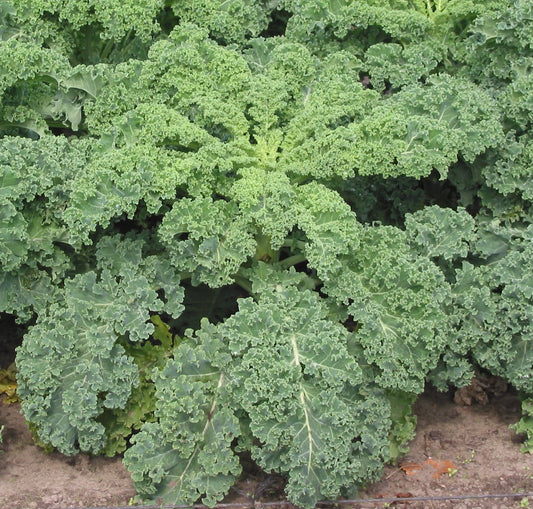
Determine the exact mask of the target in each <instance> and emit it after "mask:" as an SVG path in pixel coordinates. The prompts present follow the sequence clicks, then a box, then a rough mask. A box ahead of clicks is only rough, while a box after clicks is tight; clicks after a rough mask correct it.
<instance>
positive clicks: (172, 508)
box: [64, 492, 533, 509]
mask: <svg viewBox="0 0 533 509" xmlns="http://www.w3.org/2000/svg"><path fill="white" fill-rule="evenodd" d="M499 498H520V499H524V498H531V499H533V492H529V493H498V494H493V495H490V494H488V495H442V496H434V497H431V496H427V497H390V498H386V497H384V498H354V499H350V500H334V501H332V502H318V504H317V507H330V506H334V507H336V506H339V505H346V504H370V503H378V504H379V503H382V504H391V503H395V502H396V503H398V502H403V503H411V502H437V501H438V502H446V501H447V500H476V499H477V500H479V499H499ZM278 506H279V507H284V508H287V509H289V508H297V507H298V506H295V505H293V504H291V503H290V502H286V501H283V500H281V501H277V502H254V501H253V500H251V501H250V502H239V503H236V504H217V505H215V506H214V507H213V508H212V509H239V508H250V509H251V508H255V509H260V508H263V507H278ZM64 509H67V508H64ZM69 509H72V508H69ZM74 509H208V508H207V506H205V505H202V504H194V505H121V506H98V507H78V508H74Z"/></svg>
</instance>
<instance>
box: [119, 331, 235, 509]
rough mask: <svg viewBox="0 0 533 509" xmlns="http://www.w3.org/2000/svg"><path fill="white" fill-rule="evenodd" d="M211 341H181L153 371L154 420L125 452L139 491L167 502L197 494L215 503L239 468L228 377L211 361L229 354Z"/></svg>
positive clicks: (183, 500)
mask: <svg viewBox="0 0 533 509" xmlns="http://www.w3.org/2000/svg"><path fill="white" fill-rule="evenodd" d="M225 350H226V347H225V345H223V344H222V343H219V342H216V341H206V342H202V343H198V342H193V341H192V340H189V341H185V342H184V343H182V344H181V345H180V346H178V347H177V348H176V350H175V351H174V359H171V360H170V361H168V363H167V364H166V366H165V367H164V368H163V369H162V370H161V371H160V372H158V373H157V374H156V375H155V376H154V381H155V384H156V397H157V404H156V411H155V416H156V418H157V419H158V420H157V421H156V422H153V423H147V424H145V425H144V426H143V428H142V430H141V432H140V433H138V434H137V435H135V436H134V437H133V439H132V441H133V446H132V447H130V448H129V449H128V451H127V452H126V454H125V456H124V463H125V465H126V467H127V468H128V469H129V470H130V472H131V475H132V479H133V481H134V482H135V486H136V488H137V491H138V492H139V493H140V494H141V496H143V497H145V498H150V499H152V500H155V501H157V503H163V504H165V503H167V504H182V503H185V504H190V503H193V502H195V501H196V500H197V499H198V498H199V497H201V496H202V497H203V498H202V501H203V502H204V503H205V504H207V505H214V504H215V503H216V502H217V501H218V500H220V499H221V498H222V497H223V496H224V494H225V493H227V492H228V490H229V488H230V487H231V486H232V485H233V484H234V483H235V480H236V479H237V476H238V475H239V473H240V471H241V467H240V465H239V460H238V457H237V456H236V455H235V454H234V452H233V451H232V449H231V445H232V442H233V440H234V439H235V438H238V437H239V435H240V426H239V419H238V418H237V417H236V416H235V411H234V409H233V407H232V405H231V402H230V400H228V390H227V385H228V383H229V379H228V376H227V375H226V373H225V372H224V371H223V370H221V369H220V367H218V366H217V365H216V363H215V361H216V360H218V361H219V363H220V360H221V359H223V358H224V357H227V356H228V355H227V354H226V353H225Z"/></svg>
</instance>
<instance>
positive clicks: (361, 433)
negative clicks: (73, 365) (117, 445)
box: [126, 284, 390, 507]
mask: <svg viewBox="0 0 533 509" xmlns="http://www.w3.org/2000/svg"><path fill="white" fill-rule="evenodd" d="M327 313H328V310H327V307H326V306H325V305H324V304H322V303H321V301H320V298H319V297H318V296H317V295H316V294H315V293H314V292H311V291H309V290H298V289H296V288H295V287H292V288H291V286H290V284H289V285H288V286H287V284H285V285H278V286H276V287H274V288H272V287H270V288H269V289H267V288H264V290H263V291H262V292H261V294H260V297H259V300H258V302H254V301H253V300H252V299H244V300H241V301H240V302H239V311H238V312H237V313H236V314H235V315H233V316H231V317H230V318H228V319H227V320H226V321H225V322H222V323H220V324H219V325H217V326H213V325H211V324H208V323H207V322H204V323H203V325H202V328H201V329H200V330H199V331H198V332H197V333H196V337H195V338H191V339H189V340H186V341H185V342H184V343H182V344H181V345H180V346H179V347H178V348H177V349H176V350H175V352H174V360H171V361H169V363H168V364H167V366H166V367H165V368H164V370H163V371H162V372H161V374H160V375H158V379H157V381H156V387H157V398H158V403H157V408H158V409H157V411H156V415H157V416H158V417H159V422H158V423H153V424H147V425H145V426H144V428H143V430H142V431H141V432H140V433H139V435H137V436H136V437H135V442H136V443H135V444H134V446H133V447H132V448H131V449H130V450H129V451H128V452H127V453H126V463H127V466H128V468H130V469H131V470H132V475H133V478H134V480H135V481H136V485H137V488H138V489H139V490H140V491H141V493H144V494H145V495H147V496H149V497H150V498H152V499H154V498H155V499H157V500H158V501H162V502H169V501H171V502H172V503H192V502H193V501H195V499H196V498H197V497H198V496H202V495H204V497H205V498H203V501H204V503H209V504H214V503H215V502H216V501H217V500H220V498H221V497H222V496H223V494H224V490H223V489H222V486H225V488H224V489H225V490H227V489H228V488H229V486H230V485H231V484H232V482H233V481H232V480H231V478H229V477H228V476H229V474H230V473H231V474H233V479H235V475H236V474H237V473H238V469H237V463H236V460H235V457H234V456H233V453H232V449H231V443H232V439H234V438H237V437H238V436H239V435H241V434H242V433H244V435H243V442H242V443H243V444H248V445H249V446H250V447H251V453H252V457H253V458H254V459H255V460H256V461H257V462H258V463H259V464H260V465H261V466H262V467H263V468H265V469H266V470H269V471H271V470H273V471H277V472H280V473H282V474H285V475H287V476H288V485H287V488H286V490H287V494H288V496H289V497H290V499H291V501H293V502H294V503H297V504H299V505H302V506H304V507H312V506H314V504H315V503H316V502H317V501H318V500H320V499H322V498H333V497H335V496H337V495H338V494H339V492H340V491H341V490H343V489H353V488H354V486H357V485H358V484H359V483H361V482H363V480H364V479H367V478H368V476H369V475H370V476H373V475H377V474H378V473H379V471H380V468H381V463H382V461H383V459H384V458H385V457H387V455H388V454H389V425H388V424H387V422H388V416H389V412H390V406H389V402H388V400H387V399H386V397H385V396H384V395H382V394H381V393H380V392H379V391H377V390H373V389H372V387H364V386H363V385H362V371H361V369H360V368H359V367H358V365H357V362H356V360H355V359H354V358H353V356H352V355H351V354H350V353H349V351H348V343H349V341H350V333H349V332H348V331H347V330H346V329H345V328H344V327H343V326H341V325H340V324H338V323H335V322H333V321H331V320H329V319H328V318H327ZM273 380H275V381H276V383H272V381H273ZM243 415H245V416H246V419H244V420H245V421H246V422H248V423H249V424H248V425H247V426H246V427H245V428H243V429H242V430H240V428H239V426H238V421H237V416H239V418H240V420H241V422H244V421H243ZM246 433H251V434H252V437H251V438H250V437H247V436H246ZM156 437H158V438H157V439H156ZM162 438H163V440H162ZM161 459H163V462H161V461H160V460H161ZM199 481H201V482H199ZM212 488H213V490H212ZM214 488H216V489H217V490H218V491H215V490H214Z"/></svg>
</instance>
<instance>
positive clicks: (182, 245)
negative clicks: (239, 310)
mask: <svg viewBox="0 0 533 509" xmlns="http://www.w3.org/2000/svg"><path fill="white" fill-rule="evenodd" d="M236 210H237V207H236V205H235V203H234V202H226V201H223V200H217V201H213V200H211V199H209V198H204V199H195V200H190V199H186V198H184V199H182V200H178V201H176V202H175V204H174V208H173V209H172V210H171V211H170V212H168V213H167V214H166V215H165V217H164V219H163V222H162V224H161V226H160V228H159V237H160V239H161V242H162V243H163V245H164V246H165V248H166V250H167V252H168V254H169V256H170V259H171V261H172V264H173V265H174V266H175V267H176V268H177V269H178V270H181V271H184V272H186V273H191V274H192V276H191V277H192V283H193V285H197V284H199V283H205V284H207V285H209V286H212V287H219V286H222V285H224V284H231V283H232V282H233V280H232V276H233V275H234V274H235V273H236V272H237V271H238V269H239V267H240V266H241V265H242V264H243V263H244V262H245V261H246V260H247V258H248V257H250V256H252V255H253V254H254V253H255V248H256V243H255V241H254V238H253V236H252V235H251V234H250V233H249V231H248V228H247V224H246V221H245V220H244V218H242V217H241V216H240V215H238V214H236Z"/></svg>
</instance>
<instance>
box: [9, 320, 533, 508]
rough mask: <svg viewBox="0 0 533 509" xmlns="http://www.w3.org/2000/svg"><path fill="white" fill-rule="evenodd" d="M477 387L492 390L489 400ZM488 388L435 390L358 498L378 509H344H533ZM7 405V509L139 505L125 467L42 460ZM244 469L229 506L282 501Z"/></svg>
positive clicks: (498, 397) (524, 470)
mask: <svg viewBox="0 0 533 509" xmlns="http://www.w3.org/2000/svg"><path fill="white" fill-rule="evenodd" d="M4 324H5V322H4ZM0 343H2V342H1V341H0ZM4 346H5V344H4ZM12 352H13V350H11V352H10V354H9V355H5V354H6V353H7V352H0V367H7V364H6V363H8V362H11V361H12V357H13V356H12ZM480 386H482V388H483V387H484V388H485V392H484V393H483V395H481V393H480ZM487 386H488V384H487V381H486V380H481V382H480V383H476V384H474V385H473V387H472V391H471V393H470V394H469V393H465V392H464V391H462V392H461V393H459V394H457V393H456V394H453V393H446V394H444V393H438V392H436V391H434V390H432V389H431V388H428V390H427V391H426V392H425V393H424V394H423V395H421V397H420V398H419V400H418V401H417V403H416V405H415V413H416V415H417V417H418V424H417V434H416V437H415V439H414V440H413V441H412V443H411V444H410V451H409V453H408V454H407V455H406V456H405V457H404V458H402V459H401V460H400V461H399V462H398V464H397V465H395V466H387V467H385V469H384V473H383V476H382V479H381V480H380V481H378V482H376V483H374V484H372V485H369V486H368V487H367V489H365V490H364V491H361V492H360V493H359V496H360V497H361V498H365V499H374V501H373V502H365V503H361V502H352V503H349V504H348V503H347V504H342V505H339V507H340V508H341V509H342V508H343V507H348V508H350V509H371V508H372V509H373V508H385V507H395V508H396V507H399V508H406V509H426V508H430V509H432V508H439V509H447V508H454V509H477V508H480V509H481V508H483V509H504V508H505V509H507V508H519V507H533V458H532V455H531V454H525V453H521V452H520V443H521V437H520V436H517V435H516V434H515V433H514V432H513V431H512V430H510V429H509V424H512V423H514V422H516V421H517V420H518V419H519V418H520V402H519V400H518V397H517V396H516V394H515V393H514V392H513V391H512V390H511V389H507V388H506V387H504V386H503V387H502V386H501V385H499V386H498V390H492V391H490V390H488V389H487ZM454 396H455V398H454ZM0 399H1V400H2V401H0V427H2V426H3V427H4V431H3V437H4V439H3V443H2V444H0V507H1V508H6V509H8V508H11V509H59V508H62V509H63V508H74V507H76V508H80V507H92V508H94V507H103V506H108V507H109V506H126V505H128V504H129V503H130V501H131V500H132V498H133V497H135V488H134V486H133V483H132V481H131V479H130V477H129V474H128V472H127V471H126V470H125V468H124V467H123V465H122V463H121V460H120V458H112V459H110V458H104V457H92V456H89V455H86V454H80V455H78V456H75V457H66V456H63V455H61V454H60V453H58V452H51V453H47V452H44V451H43V450H42V449H41V448H39V447H38V446H36V445H35V444H34V443H33V440H32V436H31V433H30V431H29V430H28V427H27V425H26V423H25V421H24V418H23V416H22V415H21V413H20V405H19V404H18V403H15V404H10V405H5V404H2V403H3V402H4V401H5V400H6V396H5V395H3V396H2V397H1V398H0ZM454 399H455V401H454ZM244 465H245V470H246V474H245V475H244V476H243V477H242V479H240V480H239V482H238V483H237V484H236V486H235V487H234V488H233V489H232V490H231V492H230V494H229V495H228V497H227V498H226V500H225V502H226V503H229V504H232V505H233V504H237V503H238V504H242V503H249V504H250V507H253V506H254V500H255V501H256V505H259V504H257V502H263V503H265V502H269V501H282V500H283V479H282V478H280V477H279V476H274V475H267V474H265V473H263V472H261V471H259V470H258V469H257V468H255V467H254V466H253V465H252V464H251V463H250V462H246V461H245V460H244ZM516 493H529V494H530V496H529V497H522V496H520V497H514V498H512V497H508V498H470V499H455V500H425V501H405V502H392V503H391V502H390V501H387V499H389V498H391V497H392V498H394V497H399V498H403V497H453V496H464V495H488V494H493V495H498V494H516ZM381 499H382V500H381ZM284 506H285V507H286V504H279V505H277V506H274V507H280V508H281V507H284ZM240 507H242V506H240ZM226 509H231V506H230V507H227V508H226Z"/></svg>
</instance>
